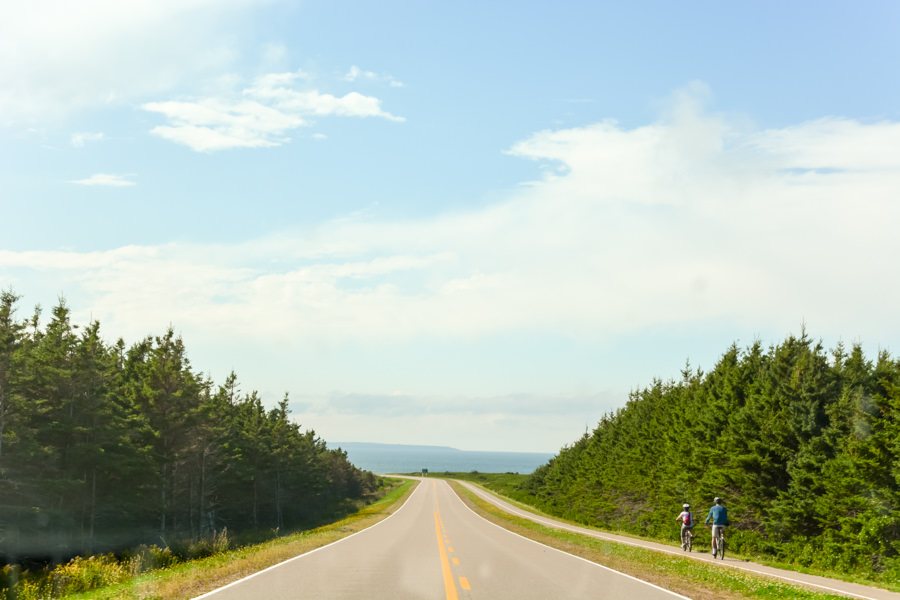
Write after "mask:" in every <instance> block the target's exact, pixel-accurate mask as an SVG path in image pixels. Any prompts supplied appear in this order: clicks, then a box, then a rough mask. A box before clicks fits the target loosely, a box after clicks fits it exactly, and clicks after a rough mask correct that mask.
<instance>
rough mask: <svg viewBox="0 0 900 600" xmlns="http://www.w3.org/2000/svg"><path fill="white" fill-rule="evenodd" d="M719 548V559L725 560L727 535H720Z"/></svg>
mask: <svg viewBox="0 0 900 600" xmlns="http://www.w3.org/2000/svg"><path fill="white" fill-rule="evenodd" d="M718 546H719V558H720V559H721V560H725V534H724V533H720V534H719V543H718Z"/></svg>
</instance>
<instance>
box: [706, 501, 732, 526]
mask: <svg viewBox="0 0 900 600" xmlns="http://www.w3.org/2000/svg"><path fill="white" fill-rule="evenodd" d="M710 519H712V522H713V525H728V509H727V508H725V507H724V506H722V505H721V504H716V505H715V506H713V507H712V508H711V509H709V516H708V517H706V521H704V523H709V520H710Z"/></svg>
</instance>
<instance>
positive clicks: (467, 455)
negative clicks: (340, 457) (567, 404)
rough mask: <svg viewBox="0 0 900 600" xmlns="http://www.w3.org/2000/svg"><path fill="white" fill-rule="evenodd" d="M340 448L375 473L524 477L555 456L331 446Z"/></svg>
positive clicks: (350, 444) (405, 446)
mask: <svg viewBox="0 0 900 600" xmlns="http://www.w3.org/2000/svg"><path fill="white" fill-rule="evenodd" d="M328 447H329V448H340V449H342V450H344V451H345V452H347V458H348V459H349V461H350V462H351V463H353V464H354V465H355V466H356V467H358V468H360V469H364V470H366V471H372V472H373V473H418V472H421V471H422V469H428V470H429V471H430V472H433V473H436V472H444V471H451V472H463V473H470V472H472V471H479V472H481V473H522V474H527V473H531V472H533V471H534V470H535V469H536V468H538V467H539V466H540V465H542V464H545V463H547V461H549V460H550V459H551V458H553V455H552V454H550V453H547V452H474V451H469V450H459V449H457V448H451V447H449V446H419V445H411V444H375V443H370V442H329V444H328Z"/></svg>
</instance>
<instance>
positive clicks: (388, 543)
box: [200, 480, 685, 600]
mask: <svg viewBox="0 0 900 600" xmlns="http://www.w3.org/2000/svg"><path fill="white" fill-rule="evenodd" d="M200 598H204V599H209V600H235V599H238V598H240V599H247V598H266V599H267V600H279V599H288V598H291V599H302V598H310V599H313V598H314V599H316V600H332V599H333V600H337V599H348V600H350V599H352V600H359V599H362V598H365V599H367V600H378V599H391V600H395V599H405V598H409V599H416V600H418V599H428V600H467V599H470V598H471V599H485V600H504V599H506V598H510V599H512V598H514V599H516V600H529V599H535V600H548V599H554V600H558V599H565V598H572V599H579V600H582V599H585V598H597V599H618V598H625V599H628V600H672V599H674V598H685V596H681V595H679V594H675V593H673V592H669V591H666V590H663V589H661V588H658V587H656V586H654V585H652V584H649V583H646V582H643V581H640V580H638V579H635V578H633V577H630V576H628V575H624V574H622V573H618V572H616V571H612V570H610V569H607V568H606V567H602V566H600V565H597V564H594V563H592V562H589V561H586V560H583V559H581V558H578V557H575V556H572V555H570V554H566V553H564V552H560V551H558V550H554V549H552V548H549V547H547V546H543V545H541V544H538V543H536V542H533V541H531V540H528V539H526V538H523V537H521V536H518V535H516V534H514V533H510V532H508V531H506V530H505V529H502V528H501V527H498V526H496V525H493V524H492V523H489V522H488V521H486V520H484V519H482V518H481V517H479V516H478V515H476V514H475V513H474V512H472V511H471V510H470V509H469V508H468V507H467V506H465V504H463V502H462V501H461V500H460V499H459V498H458V497H457V496H456V494H455V493H454V492H453V491H452V490H451V489H450V486H449V485H448V483H447V482H446V481H442V480H423V481H422V482H421V483H420V484H419V486H418V487H417V488H416V490H415V491H414V492H413V493H412V495H411V496H410V497H409V499H408V500H407V501H406V503H405V504H404V505H403V507H401V508H400V509H399V510H398V511H397V512H395V513H394V514H393V515H391V516H390V517H388V518H387V519H385V520H384V521H381V522H380V523H378V524H377V525H374V526H372V527H370V528H368V529H365V530H363V531H361V532H359V533H356V534H354V535H352V536H349V537H347V538H344V539H343V540H340V541H339V542H335V543H333V544H331V545H329V546H324V547H322V548H319V549H318V550H314V551H312V552H308V553H306V554H303V555H300V556H298V557H296V558H293V559H291V560H289V561H286V562H284V563H281V564H280V565H276V566H274V567H271V568H269V569H266V570H264V571H260V572H259V573H257V574H255V575H252V576H250V577H248V578H246V579H242V580H240V581H237V582H235V583H233V584H231V585H228V586H226V587H223V588H220V589H218V590H215V591H213V592H210V593H208V594H204V595H203V596H200Z"/></svg>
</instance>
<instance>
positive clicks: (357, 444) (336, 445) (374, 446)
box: [328, 442, 464, 452]
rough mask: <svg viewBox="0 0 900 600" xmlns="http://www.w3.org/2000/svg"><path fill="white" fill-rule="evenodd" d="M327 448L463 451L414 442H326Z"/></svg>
mask: <svg viewBox="0 0 900 600" xmlns="http://www.w3.org/2000/svg"><path fill="white" fill-rule="evenodd" d="M328 447H329V448H341V449H343V450H347V451H348V452H349V451H350V449H351V448H353V449H354V450H356V449H360V450H391V451H394V450H396V451H398V452H405V451H407V450H408V451H411V452H416V451H419V450H440V451H441V452H464V450H459V449H458V448H451V447H450V446H417V445H415V444H377V443H374V442H328Z"/></svg>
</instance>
